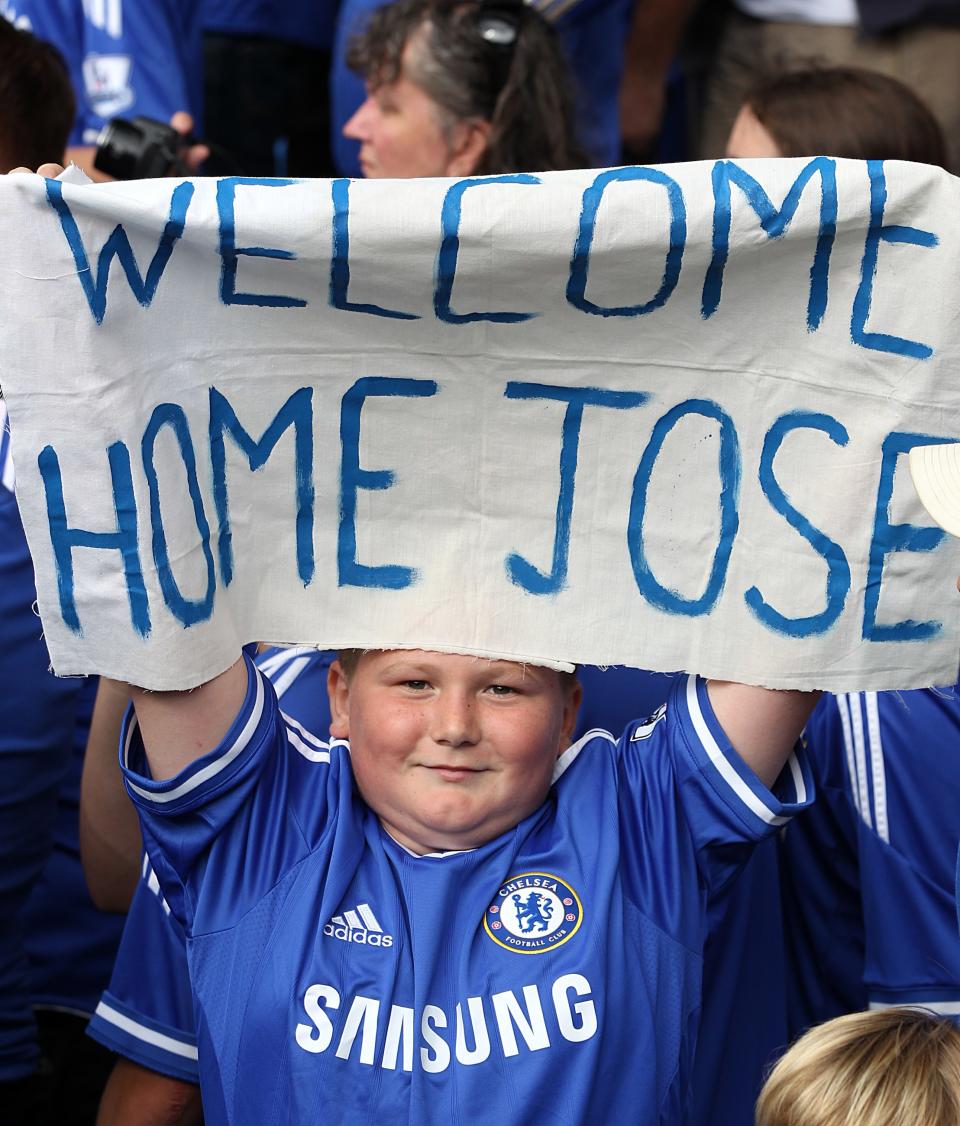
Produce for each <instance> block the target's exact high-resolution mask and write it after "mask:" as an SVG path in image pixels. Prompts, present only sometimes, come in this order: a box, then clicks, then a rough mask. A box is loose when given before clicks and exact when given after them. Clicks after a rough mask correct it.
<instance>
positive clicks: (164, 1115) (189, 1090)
mask: <svg viewBox="0 0 960 1126" xmlns="http://www.w3.org/2000/svg"><path fill="white" fill-rule="evenodd" d="M202 1121H203V1107H202V1105H201V1102H200V1088H199V1087H198V1086H196V1084H194V1083H186V1082H184V1081H183V1080H182V1079H171V1078H170V1077H169V1076H167V1075H161V1074H160V1073H159V1072H156V1071H150V1070H149V1069H148V1068H145V1067H141V1066H140V1064H138V1063H134V1062H133V1061H132V1060H128V1059H124V1058H123V1056H121V1057H120V1058H119V1059H118V1060H117V1062H116V1064H115V1065H114V1068H113V1071H112V1072H111V1073H110V1078H109V1079H108V1080H107V1085H106V1087H105V1088H104V1092H103V1098H102V1099H101V1100H100V1110H99V1113H98V1114H97V1126H199V1123H201V1122H202Z"/></svg>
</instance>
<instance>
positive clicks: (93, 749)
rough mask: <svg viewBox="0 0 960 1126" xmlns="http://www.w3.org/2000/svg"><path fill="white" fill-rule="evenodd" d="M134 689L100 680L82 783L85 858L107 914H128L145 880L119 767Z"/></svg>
mask: <svg viewBox="0 0 960 1126" xmlns="http://www.w3.org/2000/svg"><path fill="white" fill-rule="evenodd" d="M129 703H130V689H129V688H128V687H127V686H126V685H125V684H121V683H119V681H116V680H108V679H107V678H106V677H101V678H100V684H99V686H98V688H97V702H96V704H95V705H94V708H93V719H92V720H91V721H90V734H89V736H88V737H87V749H86V753H85V754H84V756H83V778H82V780H81V783H80V859H81V861H82V862H83V874H84V877H85V878H86V881H87V889H88V890H89V892H90V898H91V899H92V900H93V902H94V903H95V904H96V905H97V907H99V908H100V910H101V911H126V910H127V908H128V907H129V906H130V900H131V899H132V898H133V892H134V888H135V887H136V886H137V880H138V878H139V876H140V849H141V841H140V822H139V820H138V819H137V811H136V809H135V808H134V806H133V802H132V801H131V800H130V798H129V796H128V794H127V791H126V790H125V789H124V786H123V779H122V777H121V774H120V767H119V765H118V763H117V748H118V746H119V744H120V727H121V724H122V722H123V715H124V712H125V711H126V710H127V704H129Z"/></svg>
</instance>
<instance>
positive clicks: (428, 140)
mask: <svg viewBox="0 0 960 1126" xmlns="http://www.w3.org/2000/svg"><path fill="white" fill-rule="evenodd" d="M410 51H411V44H410V43H408V44H407V46H406V47H405V48H404V52H403V66H402V68H401V73H400V77H399V78H398V79H397V80H396V81H395V82H385V83H382V84H381V85H379V86H377V87H374V88H371V87H369V86H368V88H367V100H366V101H365V102H364V103H363V105H362V106H360V108H359V109H358V110H357V112H356V113H355V114H354V115H353V117H351V118H350V120H349V121H348V122H347V123H346V125H344V127H343V135H344V136H345V137H349V138H350V139H351V140H355V141H359V142H360V167H361V168H362V169H363V174H364V176H366V177H368V178H370V179H384V178H387V177H393V178H397V179H407V178H408V177H412V176H469V175H470V174H471V173H472V172H473V171H474V169H475V168H476V166H477V162H478V161H479V159H480V156H481V155H482V153H483V150H484V148H485V146H486V137H487V133H488V131H489V126H488V124H487V123H486V122H482V121H455V122H452V123H451V124H450V126H449V127H447V128H445V127H444V125H445V121H444V113H443V111H442V110H441V109H440V107H439V106H438V105H437V103H436V102H434V101H433V100H432V99H431V98H430V97H428V96H427V94H426V93H425V92H424V91H423V89H422V88H421V87H420V86H418V85H417V84H416V83H415V82H413V81H412V80H411V79H410V78H408V77H407V73H408V70H409V66H408V60H409V56H410Z"/></svg>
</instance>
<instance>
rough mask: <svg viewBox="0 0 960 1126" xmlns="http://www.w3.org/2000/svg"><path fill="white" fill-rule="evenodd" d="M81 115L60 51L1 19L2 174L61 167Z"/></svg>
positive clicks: (0, 115)
mask: <svg viewBox="0 0 960 1126" xmlns="http://www.w3.org/2000/svg"><path fill="white" fill-rule="evenodd" d="M75 113H76V100H75V98H74V95H73V88H72V86H71V85H70V74H69V72H68V70H67V65H66V63H65V62H64V61H63V56H62V55H61V54H60V52H59V51H58V50H57V49H56V47H53V46H52V45H51V44H49V43H44V42H43V41H42V40H40V39H37V38H36V36H34V35H31V34H30V32H29V31H21V30H20V29H19V28H16V27H14V26H13V24H11V23H8V21H7V20H5V19H3V18H2V17H0V172H9V171H10V169H11V168H15V167H16V166H17V165H19V164H22V165H24V166H25V167H27V168H37V167H38V166H39V165H41V164H46V163H48V162H52V163H57V164H59V163H60V162H61V161H62V160H63V155H64V150H65V149H66V147H67V141H68V139H69V137H70V129H71V126H72V125H73V119H74V115H75Z"/></svg>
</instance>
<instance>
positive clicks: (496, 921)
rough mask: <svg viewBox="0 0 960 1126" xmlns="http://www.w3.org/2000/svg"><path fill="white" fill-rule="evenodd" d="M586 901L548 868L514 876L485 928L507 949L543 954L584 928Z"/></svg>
mask: <svg viewBox="0 0 960 1126" xmlns="http://www.w3.org/2000/svg"><path fill="white" fill-rule="evenodd" d="M582 922H583V905H582V904H581V902H580V897H579V896H578V895H577V893H576V892H575V891H574V890H573V888H572V887H571V886H570V885H569V884H567V883H564V881H563V880H561V879H559V878H558V877H557V876H552V875H550V874H549V873H547V872H524V873H523V874H522V875H520V876H512V877H511V878H510V879H509V880H507V882H506V883H505V884H504V885H503V886H502V887H501V888H500V890H499V891H498V892H497V894H496V896H495V897H494V900H493V902H492V903H491V904H490V906H489V907H488V908H487V911H486V914H485V915H484V917H483V929H484V930H485V931H486V932H487V934H488V935H489V936H490V938H492V939H493V941H494V942H495V943H496V944H497V945H498V946H502V947H503V948H504V949H505V950H514V951H516V953H518V954H543V953H545V952H546V951H547V950H552V949H554V947H556V946H561V945H562V944H563V943H564V942H566V941H567V940H568V939H570V938H573V936H574V935H575V934H576V933H577V931H578V930H579V929H580V924H581V923H582Z"/></svg>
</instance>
